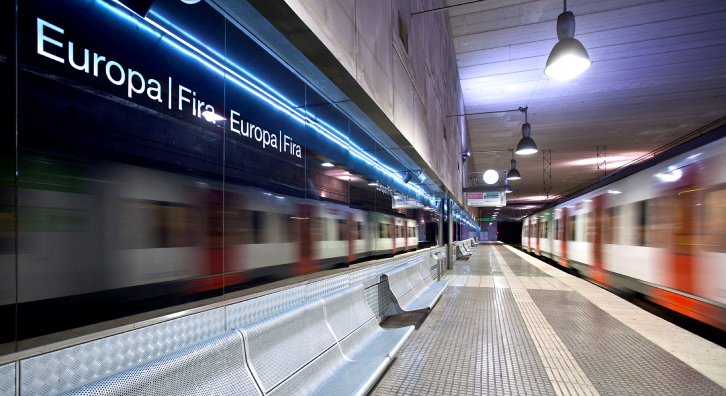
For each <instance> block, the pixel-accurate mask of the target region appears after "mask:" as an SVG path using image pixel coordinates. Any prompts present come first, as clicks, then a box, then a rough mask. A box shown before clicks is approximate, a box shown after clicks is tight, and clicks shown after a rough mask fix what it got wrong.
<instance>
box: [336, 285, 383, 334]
mask: <svg viewBox="0 0 726 396" xmlns="http://www.w3.org/2000/svg"><path fill="white" fill-rule="evenodd" d="M322 300H323V307H324V309H325V319H326V320H327V321H328V325H330V329H331V330H332V331H333V335H334V336H335V339H336V341H340V340H342V339H343V338H345V337H347V336H348V335H349V334H350V333H352V332H353V331H355V330H356V329H358V328H359V327H360V326H363V324H364V323H366V322H368V321H369V320H371V319H373V318H375V314H374V313H373V310H371V307H370V306H368V303H366V297H365V289H364V288H363V285H356V286H352V287H349V288H346V289H343V290H341V291H339V292H336V293H333V294H331V295H329V296H325V297H323V298H322ZM376 323H378V322H376Z"/></svg>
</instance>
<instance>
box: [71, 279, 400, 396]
mask: <svg viewBox="0 0 726 396" xmlns="http://www.w3.org/2000/svg"><path fill="white" fill-rule="evenodd" d="M413 330H414V327H413V326H407V327H403V328H399V329H391V330H384V329H382V328H381V327H380V326H379V325H378V320H377V319H376V317H375V315H374V313H373V311H372V310H371V308H370V307H369V306H368V303H367V302H366V299H365V292H364V288H363V285H360V284H359V285H356V286H351V287H348V288H346V289H343V290H341V291H339V292H336V293H333V294H330V295H327V296H325V297H322V298H318V299H314V300H311V301H309V302H307V303H305V304H303V305H300V306H298V307H296V308H293V309H290V310H288V311H285V312H282V313H280V314H277V315H273V316H271V317H268V318H266V319H263V320H261V321H258V322H255V323H253V324H250V325H247V326H243V327H241V328H239V329H237V330H232V331H228V332H226V333H223V334H221V335H218V336H216V337H213V338H211V339H209V340H206V341H203V342H200V343H198V344H195V345H192V346H190V347H187V348H184V349H181V350H179V351H176V352H173V353H170V354H168V355H165V356H162V357H160V358H157V359H154V360H151V361H149V362H146V363H144V364H140V365H138V366H135V367H132V368H129V369H127V370H124V371H122V372H120V373H116V374H113V375H111V376H109V377H105V378H102V379H100V380H97V381H95V382H92V383H90V384H88V385H85V386H83V387H80V388H78V389H75V390H73V391H70V392H67V393H65V394H64V395H74V396H92V395H93V396H104V395H108V396H111V395H128V396H160V395H169V396H177V395H199V396H203V395H204V396H206V395H217V396H247V395H257V396H262V395H365V394H366V393H367V392H368V391H369V390H370V388H371V387H372V386H373V384H375V382H376V381H377V380H378V378H379V377H380V376H381V374H383V371H384V370H385V369H386V367H388V365H390V364H391V362H392V360H393V357H394V356H395V355H396V353H398V350H399V349H400V348H401V346H402V345H403V343H404V342H405V341H406V340H407V339H408V337H409V336H410V335H411V332H413Z"/></svg>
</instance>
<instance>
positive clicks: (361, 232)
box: [356, 221, 365, 239]
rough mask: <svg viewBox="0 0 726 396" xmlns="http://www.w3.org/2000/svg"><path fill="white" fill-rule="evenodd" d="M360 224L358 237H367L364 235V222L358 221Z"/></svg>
mask: <svg viewBox="0 0 726 396" xmlns="http://www.w3.org/2000/svg"><path fill="white" fill-rule="evenodd" d="M356 223H357V224H358V239H365V236H364V235H363V223H362V222H360V221H356Z"/></svg>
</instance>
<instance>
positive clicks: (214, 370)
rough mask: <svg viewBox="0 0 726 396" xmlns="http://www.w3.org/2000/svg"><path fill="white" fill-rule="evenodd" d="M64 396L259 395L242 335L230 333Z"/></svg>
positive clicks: (235, 332) (234, 332)
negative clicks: (246, 355)
mask: <svg viewBox="0 0 726 396" xmlns="http://www.w3.org/2000/svg"><path fill="white" fill-rule="evenodd" d="M64 395H74V396H105V395H108V396H111V395H124V396H164V395H168V396H182V395H185V396H186V395H190V396H196V395H198V396H208V395H219V396H240V395H262V393H261V392H260V390H259V388H258V387H257V385H255V383H254V380H253V378H252V374H251V373H250V370H249V368H248V367H247V364H246V362H245V353H244V346H243V344H242V335H241V334H240V333H239V332H237V331H229V332H226V333H224V334H221V335H219V336H216V337H214V338H211V339H209V340H206V341H203V342H200V343H198V344H195V345H192V346H190V347H187V348H184V349H181V350H179V351H176V352H172V353H170V354H168V355H165V356H162V357H160V358H157V359H154V360H151V361H149V362H147V363H143V364H140V365H138V366H135V367H132V368H129V369H127V370H124V371H121V372H120V373H117V374H114V375H111V376H109V377H106V378H103V379H101V380H98V381H96V382H92V383H90V384H88V385H86V386H83V387H81V388H78V389H76V390H73V391H71V392H67V393H64Z"/></svg>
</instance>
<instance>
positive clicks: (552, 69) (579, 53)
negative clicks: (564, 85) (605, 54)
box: [544, 38, 592, 80]
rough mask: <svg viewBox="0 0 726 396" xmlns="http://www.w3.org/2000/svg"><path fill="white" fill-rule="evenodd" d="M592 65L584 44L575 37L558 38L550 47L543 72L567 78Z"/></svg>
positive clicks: (555, 76) (562, 78)
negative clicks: (553, 45) (558, 40)
mask: <svg viewBox="0 0 726 396" xmlns="http://www.w3.org/2000/svg"><path fill="white" fill-rule="evenodd" d="M590 65H592V61H591V60H590V56H589V55H588V54H587V50H586V49H585V46H583V45H582V43H580V42H579V41H578V40H577V39H575V38H566V39H563V40H560V42H558V43H557V44H555V47H554V48H552V52H550V56H549V58H547V66H545V70H544V73H545V74H546V75H547V76H548V77H552V78H555V79H558V80H569V79H571V78H573V77H575V76H577V75H579V74H580V73H582V72H584V71H585V70H587V68H589V67H590Z"/></svg>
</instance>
